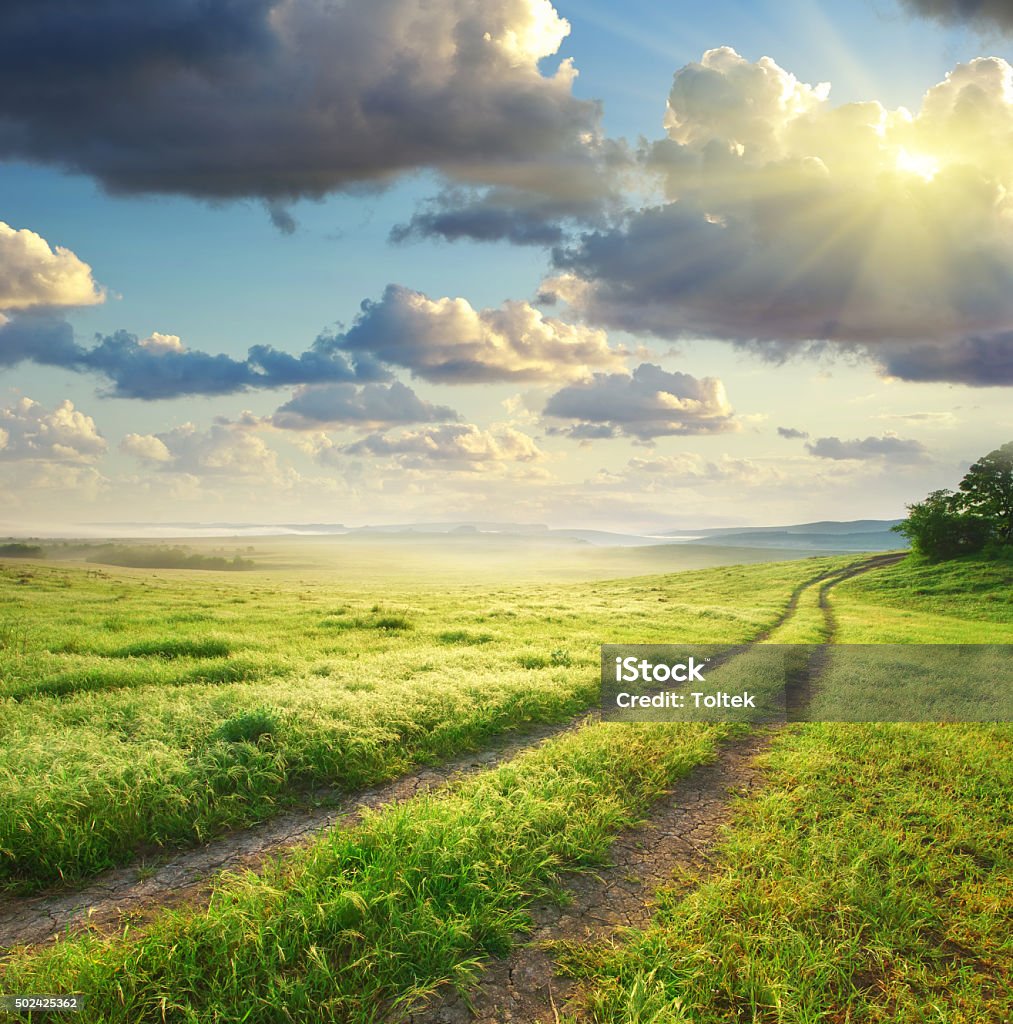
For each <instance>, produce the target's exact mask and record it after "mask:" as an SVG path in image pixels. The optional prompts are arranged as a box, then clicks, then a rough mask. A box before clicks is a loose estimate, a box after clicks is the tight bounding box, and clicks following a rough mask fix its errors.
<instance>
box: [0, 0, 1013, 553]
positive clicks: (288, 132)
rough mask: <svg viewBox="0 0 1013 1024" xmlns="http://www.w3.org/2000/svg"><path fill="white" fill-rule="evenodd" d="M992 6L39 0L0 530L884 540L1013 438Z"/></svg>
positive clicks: (13, 148)
mask: <svg viewBox="0 0 1013 1024" xmlns="http://www.w3.org/2000/svg"><path fill="white" fill-rule="evenodd" d="M1011 10H1013V9H1011V8H1010V7H1009V5H1008V3H1006V2H1005V0H856V2H855V3H853V4H840V3H836V2H811V0H778V2H776V3H775V2H765V0H756V2H746V0H711V2H708V3H706V4H697V3H675V4H673V3H662V2H660V0H631V2H625V3H623V4H621V5H620V4H618V3H610V2H606V0H586V2H582V3H580V4H576V3H574V4H568V3H566V2H564V0H558V2H556V3H555V4H551V3H549V2H548V0H486V2H484V3H482V4H474V3H469V2H467V0H429V2H426V3H423V2H422V0H374V2H372V3H370V4H368V5H365V4H363V5H360V4H354V3H350V2H348V3H342V2H338V0H217V2H216V3H212V4H208V3H204V2H200V0H162V2H160V3H158V4H154V3H152V4H148V5H138V4H136V3H133V2H129V3H128V2H126V0H95V2H94V3H92V4H89V5H68V4H67V3H66V2H65V0H10V2H8V3H6V4H5V5H4V13H3V20H4V25H3V32H2V33H0V494H2V497H3V500H2V504H0V533H9V534H12V535H14V534H17V535H26V534H32V533H33V532H37V533H42V532H54V531H57V532H65V533H74V532H75V531H78V532H80V531H84V530H94V529H97V528H100V524H106V523H123V522H138V523H148V524H170V523H179V522H205V523H206V522H223V521H225V522H231V523H271V522H285V523H321V522H327V523H344V524H347V525H350V526H360V525H365V524H387V523H406V522H420V523H424V522H443V521H463V520H472V521H474V520H478V521H492V522H518V523H545V524H549V525H551V526H557V527H585V528H597V529H608V530H617V531H632V532H656V531H660V530H666V529H691V528H694V527H706V526H724V525H739V524H742V525H772V524H781V523H795V522H807V521H813V520H819V519H857V518H896V517H901V516H903V515H904V509H905V505H907V504H909V503H911V502H914V501H917V500H920V499H921V498H922V497H924V496H925V495H926V494H927V493H928V492H929V491H932V490H935V489H937V488H942V487H950V488H952V487H955V486H956V484H957V483H958V482H959V480H960V478H961V476H962V475H963V473H964V472H966V470H967V468H968V466H969V465H970V464H971V463H972V462H973V461H975V460H976V459H977V458H979V457H980V456H981V455H983V454H985V453H986V452H988V451H991V450H993V449H995V448H998V447H999V446H1000V445H1001V444H1003V443H1005V442H1006V441H1009V440H1010V439H1011V438H1013V403H1011V402H1010V400H1009V398H1010V391H1009V389H1010V387H1011V385H1013V68H1011V65H1010V63H1009V61H1011V60H1013V53H1011V48H1013V47H1011V43H1013V13H1011Z"/></svg>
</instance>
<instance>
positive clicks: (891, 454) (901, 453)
mask: <svg viewBox="0 0 1013 1024" xmlns="http://www.w3.org/2000/svg"><path fill="white" fill-rule="evenodd" d="M805 447H806V451H808V452H809V453H810V454H811V455H815V456H817V457H818V458H821V459H834V460H838V461H840V460H842V459H857V460H861V461H867V460H869V459H881V460H886V461H890V462H920V461H921V460H923V459H924V458H925V457H926V455H927V454H928V453H927V449H926V448H925V445H923V444H922V443H921V442H920V441H914V440H910V439H905V438H902V437H896V436H894V435H893V434H887V435H886V436H885V437H867V438H865V439H864V440H862V439H859V438H855V439H854V440H852V441H842V440H841V439H840V438H839V437H820V438H817V439H816V440H815V441H814V442H812V443H811V444H807V445H806V446H805Z"/></svg>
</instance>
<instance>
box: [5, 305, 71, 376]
mask: <svg viewBox="0 0 1013 1024" xmlns="http://www.w3.org/2000/svg"><path fill="white" fill-rule="evenodd" d="M82 351H83V350H82V349H81V348H80V347H79V346H78V344H77V343H76V342H75V341H74V329H73V328H72V327H71V326H70V324H69V323H67V321H66V320H64V319H63V318H62V317H60V316H57V315H55V314H52V313H48V312H42V311H40V312H37V313H22V314H20V315H19V316H13V317H11V318H10V319H9V320H6V321H5V320H4V319H3V318H2V317H0V367H5V366H17V364H18V363H21V362H33V363H40V364H41V365H43V366H64V367H70V368H73V367H74V366H75V365H76V364H77V362H78V360H79V359H80V357H81V354H82Z"/></svg>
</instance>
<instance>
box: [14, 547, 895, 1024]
mask: <svg viewBox="0 0 1013 1024" xmlns="http://www.w3.org/2000/svg"><path fill="white" fill-rule="evenodd" d="M898 557H900V556H896V555H883V556H877V557H875V558H871V559H867V560H864V561H862V562H861V563H859V564H857V565H855V566H852V567H849V568H848V569H847V570H844V571H843V572H841V571H840V570H838V571H837V572H830V573H822V574H819V575H817V576H814V577H812V578H811V579H809V580H806V581H805V582H803V583H801V584H800V585H799V586H798V587H796V588H795V590H794V591H793V592H792V594H791V597H790V599H789V601H788V604H787V605H786V607H785V609H784V611H783V612H782V613H781V614H780V615H779V616H778V618H777V619H776V620H775V621H774V622H773V623H772V624H771V625H770V626H769V627H767V628H766V629H765V630H763V632H762V633H760V634H759V635H758V636H757V637H756V641H763V640H766V639H768V638H769V637H770V635H771V634H772V633H773V632H774V630H776V629H777V628H778V627H779V626H781V625H783V624H784V623H785V622H786V621H787V620H788V619H789V618H790V617H791V616H792V615H793V614H794V612H795V609H796V608H797V606H798V601H799V599H800V597H801V595H802V594H803V592H804V591H805V590H807V589H808V588H809V587H811V586H815V585H819V584H822V586H821V589H820V605H821V607H823V608H824V614H825V615H826V616H827V623H828V628H829V629H831V630H832V629H833V622H832V618H831V613H830V610H829V606H828V605H827V603H826V592H827V590H828V589H829V588H830V587H831V586H833V585H834V584H835V583H837V582H840V580H842V579H847V578H850V577H851V576H853V575H856V574H857V573H860V572H865V571H868V570H869V569H874V568H878V567H880V566H883V565H887V564H891V563H892V562H894V561H896V560H897V559H898ZM591 717H593V715H592V714H585V715H581V716H579V717H577V718H575V719H572V720H571V721H569V722H565V723H563V724H560V725H552V726H542V727H540V728H535V729H531V730H529V731H528V732H526V733H524V734H523V735H521V736H515V737H514V738H504V739H503V741H502V742H501V743H499V744H497V745H495V746H492V747H490V748H488V749H486V750H484V751H482V752H480V753H475V754H471V755H467V756H464V757H460V758H455V759H453V760H452V761H448V762H444V763H442V764H440V765H435V766H431V767H425V768H421V769H419V770H417V771H414V772H412V773H410V774H408V775H405V776H403V777H401V778H399V779H396V780H394V781H393V782H390V783H387V784H385V785H382V786H377V787H375V788H373V789H370V790H366V791H362V792H359V793H356V794H354V795H352V796H348V797H345V798H343V799H340V800H332V801H329V804H330V805H329V806H327V807H313V808H306V809H302V810H296V811H292V812H288V813H285V814H281V815H279V816H277V817H275V818H272V819H271V820H270V821H268V822H265V823H263V824H261V825H256V826H254V827H252V828H249V829H246V830H244V831H242V832H237V833H233V834H230V835H227V836H224V837H222V838H221V839H217V840H214V841H212V842H210V843H208V844H207V845H205V846H202V847H198V848H196V849H192V850H186V851H182V852H168V853H167V854H166V855H165V857H163V858H160V859H159V860H158V861H155V862H153V863H151V864H143V863H142V864H133V865H130V866H127V867H123V868H116V869H113V870H111V871H107V872H105V873H103V874H102V875H100V876H98V877H97V878H96V879H94V880H93V881H92V882H90V883H88V884H87V885H86V886H84V887H82V888H78V889H75V890H70V891H59V892H55V893H50V894H42V895H39V896H32V897H0V954H2V951H3V950H5V949H9V948H11V947H14V946H22V945H35V944H39V943H44V942H47V941H51V940H53V939H54V938H57V937H58V936H60V935H62V934H66V933H67V932H68V931H74V930H77V929H81V928H93V929H97V930H100V931H104V932H114V931H116V930H118V929H119V928H120V927H121V926H122V924H123V923H125V922H126V921H130V922H131V923H132V924H134V925H136V924H138V923H140V922H143V921H144V920H146V919H147V918H149V917H150V916H152V915H153V914H155V913H157V912H158V911H159V910H160V909H162V908H163V907H168V906H175V905H179V904H181V903H194V904H196V903H200V902H201V901H203V900H204V899H205V898H206V895H207V893H208V891H209V889H210V886H211V884H212V881H213V879H214V877H215V876H216V875H217V874H219V873H220V872H221V871H223V870H226V869H228V870H237V869H242V868H255V867H256V866H257V865H258V864H259V863H261V862H262V861H263V860H265V859H266V858H267V857H269V856H271V855H273V854H276V853H279V852H282V851H284V850H285V849H286V848H289V847H292V846H295V845H298V844H300V843H304V842H306V841H308V840H310V839H312V838H313V837H314V836H315V835H317V834H319V833H320V832H322V831H324V830H326V829H328V828H333V827H335V826H340V827H348V826H349V825H351V824H354V822H355V821H356V819H357V817H358V814H359V813H360V812H361V811H362V810H363V809H365V808H377V807H381V806H384V805H386V804H390V803H396V802H399V801H403V800H409V799H411V798H412V797H415V796H418V795H420V794H422V793H426V792H429V791H431V790H433V789H437V788H439V787H441V786H444V785H446V784H448V783H449V782H451V781H453V780H455V779H458V778H463V777H465V776H467V775H469V774H473V773H475V772H478V771H483V770H485V769H487V768H490V767H493V766H495V765H497V764H499V763H501V762H503V761H506V760H509V759H510V758H512V757H514V756H516V755H517V754H519V753H520V752H522V751H523V750H526V749H529V748H532V747H534V746H537V745H538V744H539V743H542V742H545V741H546V740H548V739H551V738H552V737H554V736H558V735H560V734H561V733H563V732H565V731H568V730H572V729H575V728H577V727H578V726H579V725H580V724H581V723H582V722H584V721H586V720H588V719H589V718H591ZM758 742H759V741H757V740H756V739H755V738H751V739H750V740H749V741H748V742H746V741H743V743H742V744H737V745H736V744H733V745H730V746H728V747H727V748H726V749H725V752H723V753H722V755H721V758H722V759H721V760H719V761H718V762H717V764H716V765H707V766H702V767H701V768H699V769H698V770H697V771H696V772H694V773H693V774H692V776H691V778H690V779H687V780H684V783H680V788H679V789H677V790H676V791H674V793H673V797H672V800H675V801H676V804H674V805H673V806H672V807H671V814H672V815H673V817H672V818H671V820H670V821H669V820H668V818H666V817H665V816H666V814H667V813H668V812H667V811H666V810H665V808H666V807H667V806H668V804H667V803H666V804H665V805H664V806H662V807H660V808H659V809H658V811H657V814H658V816H657V817H655V819H654V822H655V824H656V826H657V827H658V828H659V829H660V830H661V831H660V832H659V833H658V836H659V838H660V837H663V838H664V844H665V846H666V847H669V846H671V847H672V848H673V849H680V846H679V836H681V835H683V836H688V837H690V839H691V840H692V842H691V845H692V846H693V848H694V849H699V850H703V849H704V848H705V847H706V846H707V845H708V844H709V843H710V842H711V837H712V834H713V831H714V829H716V828H717V826H718V825H719V824H720V823H721V821H723V820H724V818H722V817H721V815H720V814H719V813H718V812H719V809H720V808H721V807H725V806H726V805H727V804H728V802H729V789H731V790H738V789H742V788H743V787H744V788H745V789H748V788H750V787H751V786H752V785H753V779H754V776H755V771H754V770H753V769H751V768H747V767H746V766H745V765H744V763H743V758H742V756H740V754H741V751H749V755H748V757H747V758H746V760H749V759H750V758H752V757H754V756H755V755H756V753H758V752H759V750H760V749H762V746H763V743H760V745H759V746H755V747H754V746H751V745H750V744H756V743H758ZM737 751H738V753H737ZM721 780H724V781H721ZM684 786H690V787H691V788H690V789H684V788H682V787H684ZM675 793H678V794H681V795H679V796H676V795H675ZM680 800H681V801H683V802H685V804H686V807H685V808H683V809H682V810H680V809H679V808H680V807H681V806H682V804H680V803H678V801H680ZM694 808H695V811H694ZM691 811H692V812H693V813H698V817H694V816H693V813H691ZM666 822H667V824H666ZM669 826H671V827H669ZM648 827H649V826H648ZM619 842H620V844H621V843H622V842H623V840H620V841H619ZM615 855H616V857H618V858H622V857H624V856H627V854H624V853H623V852H622V848H621V846H617V848H616V851H615ZM701 855H702V854H701ZM629 856H633V854H629ZM633 859H634V861H635V860H636V858H635V857H633ZM665 863H666V864H667V863H669V862H668V861H665ZM689 863H691V862H690V861H686V860H685V859H681V854H680V855H679V856H677V857H676V858H675V859H673V860H671V863H670V866H668V867H663V866H660V864H661V862H659V866H658V868H657V870H658V871H662V872H663V873H664V874H666V875H667V874H669V873H670V872H671V870H672V869H673V868H674V867H675V866H676V865H678V864H689ZM629 870H633V867H632V866H630V868H629ZM643 870H644V871H645V872H646V873H647V875H649V877H650V878H654V877H655V876H656V874H657V872H656V871H655V870H654V868H649V867H648V866H646V864H645V867H644V868H643ZM582 884H583V882H582V881H581V880H578V881H576V882H575V883H574V885H575V886H578V887H579V886H580V885H582ZM619 888H620V890H621V889H622V887H621V886H620V887H619ZM617 891H619V890H617ZM637 899H639V900H640V904H641V906H642V905H643V893H641V894H640V896H638V897H637ZM627 902H630V901H628V900H625V898H624V906H625V904H626V903H627ZM630 908H631V909H632V902H630ZM594 912H595V911H594V909H593V908H592V907H591V905H590V904H589V908H588V914H593V913H594ZM544 913H545V914H548V915H549V916H550V917H551V915H552V913H553V911H552V910H551V908H546V909H545V910H544ZM624 913H628V911H626V910H624ZM568 919H569V918H567V920H568ZM588 919H589V920H590V917H589V918H588ZM560 923H561V922H560ZM520 976H521V975H518V977H520ZM525 985H526V983H525ZM525 985H522V986H521V987H525ZM418 1019H419V1020H421V1019H422V1018H421V1017H420V1018H418ZM427 1019H432V1020H441V1019H442V1018H436V1017H432V1018H427ZM454 1019H457V1018H454ZM489 1019H490V1020H491V1019H503V1020H523V1019H527V1020H535V1019H536V1018H534V1017H528V1018H524V1017H523V1016H521V1017H503V1018H489Z"/></svg>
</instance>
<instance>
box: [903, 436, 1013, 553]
mask: <svg viewBox="0 0 1013 1024" xmlns="http://www.w3.org/2000/svg"><path fill="white" fill-rule="evenodd" d="M894 529H895V530H897V532H898V533H902V534H903V535H904V536H905V537H907V538H908V539H909V540H910V541H911V546H912V547H913V548H914V550H915V551H917V552H918V553H919V554H922V555H925V556H927V557H928V558H932V559H946V558H958V557H959V556H960V555H967V554H973V553H975V552H977V551H981V550H982V549H983V548H985V547H986V546H987V545H989V544H994V545H997V546H1008V545H1010V544H1013V441H1010V442H1009V443H1008V444H1004V445H1003V446H1002V447H1001V448H997V449H996V450H995V451H994V452H989V453H988V455H984V456H982V458H980V459H978V461H977V462H975V463H974V465H973V466H971V468H970V469H969V470H968V471H967V473H966V475H965V476H964V479H963V480H961V481H960V489H959V490H958V491H949V490H940V491H933V492H932V493H931V494H930V495H929V496H928V497H927V498H925V500H924V501H919V502H916V503H915V504H913V505H908V517H907V519H906V520H905V521H904V522H903V523H900V524H899V525H898V526H895V527H894Z"/></svg>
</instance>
